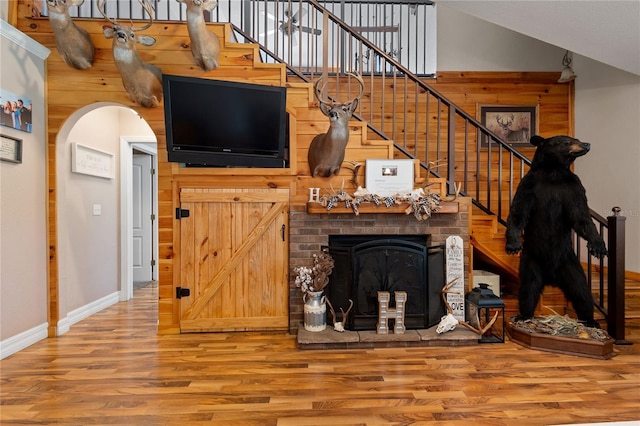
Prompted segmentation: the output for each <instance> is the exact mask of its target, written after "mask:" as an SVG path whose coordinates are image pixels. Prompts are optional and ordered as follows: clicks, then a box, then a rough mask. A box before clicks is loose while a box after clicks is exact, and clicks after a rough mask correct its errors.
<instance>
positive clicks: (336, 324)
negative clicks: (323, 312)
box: [327, 299, 353, 333]
mask: <svg viewBox="0 0 640 426" xmlns="http://www.w3.org/2000/svg"><path fill="white" fill-rule="evenodd" d="M327 305H329V311H331V317H332V318H333V329H334V330H335V331H339V332H340V333H342V332H343V331H344V326H345V325H346V324H347V318H348V317H349V312H350V311H351V308H353V300H351V299H349V309H347V312H345V311H344V310H343V309H342V308H340V312H342V321H337V319H336V311H335V310H334V309H333V306H332V305H331V302H329V299H327Z"/></svg>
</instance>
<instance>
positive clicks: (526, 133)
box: [478, 105, 538, 146]
mask: <svg viewBox="0 0 640 426" xmlns="http://www.w3.org/2000/svg"><path fill="white" fill-rule="evenodd" d="M478 114H479V117H478V119H479V121H480V122H481V123H482V124H483V125H484V126H485V127H487V128H488V129H489V130H491V131H492V132H493V133H495V135H496V136H498V137H499V138H500V139H501V140H503V141H504V142H506V143H508V144H509V145H512V146H516V145H525V146H528V145H529V139H531V136H533V135H535V134H537V132H538V127H537V126H538V107H537V106H503V105H480V106H479V107H478ZM482 146H487V140H486V138H483V140H482Z"/></svg>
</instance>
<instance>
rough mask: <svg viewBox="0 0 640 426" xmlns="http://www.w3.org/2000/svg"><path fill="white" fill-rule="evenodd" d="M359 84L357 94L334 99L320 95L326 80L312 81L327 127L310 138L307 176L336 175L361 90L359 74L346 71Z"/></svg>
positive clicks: (362, 86) (342, 159)
mask: <svg viewBox="0 0 640 426" xmlns="http://www.w3.org/2000/svg"><path fill="white" fill-rule="evenodd" d="M347 75H350V76H352V77H353V78H355V79H356V80H357V81H358V84H360V93H359V94H358V96H356V97H355V98H353V99H352V100H350V101H349V102H345V103H336V102H333V101H331V100H329V99H324V98H323V96H322V92H323V91H324V87H325V86H326V84H327V83H326V81H325V82H324V84H323V85H322V86H321V87H318V85H319V83H320V82H321V81H322V80H317V81H316V82H315V83H314V85H313V89H314V94H315V97H316V99H317V100H318V102H319V103H320V111H322V113H323V114H324V115H326V116H327V117H329V130H327V133H321V134H319V135H317V136H316V137H314V138H313V140H312V141H311V145H309V154H308V162H309V168H310V169H311V176H313V177H316V176H321V177H325V178H326V177H329V176H331V175H337V174H338V173H339V172H340V167H341V166H342V162H343V161H344V154H345V149H346V148H347V143H348V142H349V119H350V118H351V116H352V115H353V112H354V111H355V110H356V108H358V103H359V102H360V99H361V98H362V95H363V94H364V88H365V85H364V81H363V80H362V77H361V76H360V75H359V74H354V73H347Z"/></svg>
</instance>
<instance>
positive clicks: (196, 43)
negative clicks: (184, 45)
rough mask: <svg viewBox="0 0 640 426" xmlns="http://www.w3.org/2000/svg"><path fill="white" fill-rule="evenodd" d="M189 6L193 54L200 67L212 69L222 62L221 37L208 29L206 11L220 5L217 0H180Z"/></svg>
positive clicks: (188, 16)
mask: <svg viewBox="0 0 640 426" xmlns="http://www.w3.org/2000/svg"><path fill="white" fill-rule="evenodd" d="M178 2H180V3H184V5H185V6H186V7H187V31H188V32H189V39H190V40H191V54H192V55H193V60H194V62H195V63H196V65H198V66H199V67H200V68H202V69H203V70H205V71H211V70H213V69H216V68H218V65H219V63H220V39H219V38H218V36H217V35H215V34H214V33H212V32H210V31H209V30H207V24H206V22H205V20H204V12H205V11H207V12H211V11H212V10H213V9H215V8H216V7H217V6H218V2H217V0H178Z"/></svg>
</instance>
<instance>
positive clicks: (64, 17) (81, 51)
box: [47, 0, 95, 70]
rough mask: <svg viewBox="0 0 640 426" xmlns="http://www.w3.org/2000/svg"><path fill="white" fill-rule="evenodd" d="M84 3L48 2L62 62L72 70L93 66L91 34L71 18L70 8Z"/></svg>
mask: <svg viewBox="0 0 640 426" xmlns="http://www.w3.org/2000/svg"><path fill="white" fill-rule="evenodd" d="M82 3H84V0H47V8H48V9H49V23H50V24H51V29H53V34H54V36H55V38H56V48H57V49H58V52H59V53H60V56H62V60H63V61H64V62H65V64H67V65H69V66H70V67H72V68H75V69H79V70H86V69H87V68H91V67H92V66H93V60H94V59H95V48H94V47H93V42H92V41H91V37H90V36H89V33H88V32H86V31H85V30H84V29H82V28H80V27H78V26H77V25H76V24H75V23H74V22H73V20H72V19H71V16H69V6H80V5H81V4H82Z"/></svg>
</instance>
